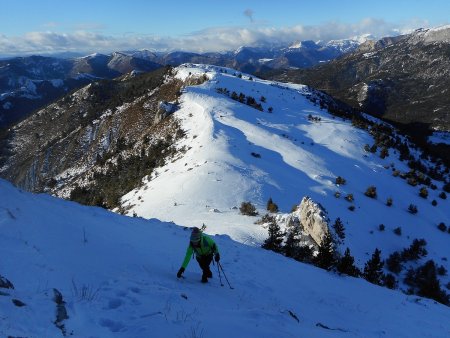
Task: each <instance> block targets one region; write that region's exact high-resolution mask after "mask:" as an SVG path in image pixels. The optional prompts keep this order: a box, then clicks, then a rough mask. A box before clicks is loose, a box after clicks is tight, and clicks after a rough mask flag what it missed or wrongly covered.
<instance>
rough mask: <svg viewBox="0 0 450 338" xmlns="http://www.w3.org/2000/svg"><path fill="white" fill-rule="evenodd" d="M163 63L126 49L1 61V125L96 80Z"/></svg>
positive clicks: (153, 67) (143, 69)
mask: <svg viewBox="0 0 450 338" xmlns="http://www.w3.org/2000/svg"><path fill="white" fill-rule="evenodd" d="M159 67H161V66H160V65H159V64H155V63H153V62H151V61H149V60H144V59H139V58H135V57H132V56H129V55H126V54H123V53H113V54H111V55H102V54H93V55H88V56H85V57H80V58H74V59H60V58H52V57H44V56H29V57H19V58H14V59H9V60H3V61H0V127H5V126H8V125H11V124H13V123H14V122H16V121H19V120H21V119H22V118H25V117H27V116H28V115H29V114H30V113H31V112H33V111H35V110H37V109H40V108H42V107H44V106H46V105H47V104H49V103H50V102H52V101H53V100H55V99H57V98H60V97H61V96H63V95H65V94H67V93H68V92H70V91H72V90H74V89H77V88H79V87H81V86H84V85H86V84H88V83H90V82H92V81H95V80H100V79H112V78H115V77H117V76H120V75H122V74H125V73H128V72H131V71H139V72H148V71H151V70H154V69H157V68H159Z"/></svg>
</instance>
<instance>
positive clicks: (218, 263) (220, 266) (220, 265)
mask: <svg viewBox="0 0 450 338" xmlns="http://www.w3.org/2000/svg"><path fill="white" fill-rule="evenodd" d="M217 265H218V266H219V268H220V269H221V270H222V272H223V276H224V277H225V280H226V281H227V283H228V286H229V287H230V289H234V288H233V287H232V286H231V284H230V282H229V281H228V278H227V275H226V274H225V271H223V267H222V264H220V262H217Z"/></svg>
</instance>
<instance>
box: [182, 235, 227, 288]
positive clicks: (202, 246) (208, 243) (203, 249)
mask: <svg viewBox="0 0 450 338" xmlns="http://www.w3.org/2000/svg"><path fill="white" fill-rule="evenodd" d="M194 252H195V256H196V259H197V262H198V264H199V265H200V268H201V269H202V271H203V274H202V283H206V282H208V278H211V277H212V272H211V269H210V268H209V265H210V264H211V262H212V260H213V257H214V260H215V261H216V262H219V261H220V254H219V249H218V248H217V244H216V243H215V242H214V241H213V240H212V238H210V237H209V236H207V235H204V234H203V233H202V231H201V230H200V229H199V228H197V227H194V228H193V229H192V232H191V238H190V241H189V246H188V248H187V250H186V256H185V257H184V261H183V264H182V265H181V268H180V270H178V273H177V277H178V278H180V277H181V275H182V274H183V272H184V270H185V269H186V267H187V266H188V264H189V261H190V260H191V256H192V255H193V253H194Z"/></svg>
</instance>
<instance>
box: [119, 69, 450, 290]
mask: <svg viewBox="0 0 450 338" xmlns="http://www.w3.org/2000/svg"><path fill="white" fill-rule="evenodd" d="M176 72H177V75H176V76H178V77H179V78H181V79H186V78H188V77H189V76H202V75H203V74H206V75H207V76H208V78H209V81H207V82H205V83H203V84H202V85H200V86H195V87H194V86H193V87H187V88H185V90H184V92H183V93H182V95H181V98H180V103H181V104H180V106H181V108H180V109H179V110H178V111H177V112H175V113H174V116H175V117H176V118H178V119H179V120H180V121H181V126H182V128H183V130H185V131H186V135H187V136H186V139H185V140H183V141H182V142H181V143H180V144H179V148H183V147H184V148H185V149H187V151H186V153H185V154H182V155H180V156H179V158H178V159H175V160H174V161H173V162H171V163H167V164H166V165H165V166H164V167H162V168H159V169H158V170H157V173H156V174H155V175H153V176H152V177H151V179H150V180H149V179H146V180H144V185H143V186H142V187H141V188H139V189H137V190H135V191H132V192H130V193H129V194H127V195H126V196H124V198H123V204H124V205H125V206H131V208H130V209H129V211H128V212H129V214H130V215H132V214H133V213H136V214H137V215H138V216H142V217H145V218H158V219H161V220H164V221H174V222H176V223H177V224H181V225H185V226H201V225H202V223H205V224H207V226H208V231H210V232H211V233H217V234H227V235H229V236H231V238H233V239H235V240H237V241H240V242H242V243H247V244H253V245H260V244H261V243H262V241H263V240H264V239H265V238H266V237H267V230H266V229H263V228H262V227H261V226H260V225H256V224H254V222H255V220H256V217H248V216H242V215H240V214H239V210H238V209H237V208H238V207H239V206H240V205H241V203H242V202H243V201H251V202H252V203H254V204H255V205H256V206H257V207H258V209H259V211H260V213H261V214H263V213H265V212H266V211H265V207H266V202H267V200H268V199H269V197H272V199H273V201H274V202H275V203H277V204H278V206H279V207H280V209H281V212H284V213H287V212H290V210H291V208H292V206H293V205H298V203H299V202H300V201H301V199H302V198H303V197H304V196H310V197H312V199H313V200H314V201H316V202H319V203H321V204H322V205H323V206H324V207H325V208H326V210H327V212H328V215H329V217H330V219H331V221H332V222H333V221H334V220H335V219H336V218H337V217H340V218H341V219H342V221H343V222H344V225H345V228H346V235H347V236H346V239H345V243H344V245H343V248H344V249H345V247H346V246H349V247H350V249H351V251H352V254H353V255H355V258H356V262H357V264H358V265H359V267H361V268H363V267H364V263H365V262H366V261H367V260H368V258H370V255H371V254H372V252H373V251H374V249H375V248H376V247H378V248H379V249H381V251H382V254H383V257H384V258H387V256H388V255H389V254H390V253H391V252H393V251H395V250H402V249H403V248H405V247H407V246H409V245H410V244H411V242H412V240H413V239H415V238H425V239H426V241H427V243H428V245H427V249H428V252H429V256H428V257H427V259H430V258H432V259H435V260H436V262H437V263H438V264H443V265H444V266H445V267H446V268H447V269H449V266H448V261H446V260H442V259H443V258H446V257H447V258H450V257H448V255H449V252H448V247H449V244H450V243H449V242H450V241H449V236H448V235H447V234H445V233H442V232H441V231H439V230H438V229H437V225H438V224H439V223H440V222H444V223H445V224H447V225H448V224H450V212H449V210H450V208H449V200H448V199H447V200H442V199H440V198H438V194H439V193H440V191H441V190H440V188H441V187H442V183H441V182H434V183H435V184H436V185H437V186H438V188H439V189H438V190H435V191H433V190H430V191H429V197H428V199H423V198H420V197H419V196H418V193H419V188H420V187H419V186H418V187H412V186H410V185H408V184H406V182H405V180H402V179H400V178H399V177H394V176H393V175H392V172H393V168H394V167H395V169H398V170H400V171H402V172H408V171H409V168H408V167H407V165H406V163H403V162H401V161H399V159H398V154H397V153H395V152H394V151H393V150H392V149H391V150H390V155H389V156H388V157H387V158H385V159H381V158H380V157H379V156H378V155H377V154H372V153H367V152H365V151H364V149H363V148H364V145H365V144H369V145H372V144H373V142H374V141H373V138H372V137H371V136H370V135H369V134H368V133H367V132H366V131H363V130H361V129H356V128H354V127H353V126H352V125H351V123H350V121H343V120H342V119H340V118H335V117H333V116H332V115H330V114H329V113H328V112H327V111H326V110H323V109H320V108H319V107H318V106H315V105H314V104H313V103H312V102H311V101H310V100H308V99H307V95H309V94H310V92H309V89H308V88H307V87H305V86H302V85H294V84H281V83H276V82H270V81H263V80H260V79H257V78H250V77H249V76H248V75H245V74H242V78H240V77H239V76H236V75H239V74H241V73H239V72H236V71H234V70H231V69H226V68H220V67H214V66H205V65H190V64H189V65H183V66H180V67H178V68H176ZM218 88H225V89H227V90H229V92H230V94H231V93H232V92H233V91H235V92H236V93H237V94H238V95H239V93H241V92H242V93H243V94H245V96H246V97H248V96H252V97H254V98H255V99H256V101H257V102H258V103H261V105H262V108H263V110H264V111H259V110H257V109H254V108H253V107H250V106H249V105H246V104H243V103H240V102H238V101H235V100H232V99H231V98H230V97H229V96H227V95H224V94H222V93H219V92H218V91H217V89H218ZM262 96H264V98H265V102H262V101H261V97H262ZM270 107H272V108H273V112H272V113H270V112H269V108H270ZM309 115H311V116H312V117H314V118H316V119H315V120H314V119H308V116H309ZM319 118H320V120H319ZM252 153H253V155H259V156H260V157H255V156H253V155H252ZM337 176H342V177H344V178H345V179H346V181H347V183H346V184H345V185H343V186H337V185H336V184H335V179H336V177H337ZM370 185H374V186H375V187H376V188H377V193H378V197H377V198H376V199H371V198H368V197H366V196H365V195H364V192H365V191H366V189H367V188H368V187H369V186H370ZM336 191H339V192H340V193H341V195H342V197H341V198H340V199H337V198H336V197H335V196H334V194H335V192H336ZM347 194H353V196H354V199H355V201H354V203H349V202H347V201H346V200H345V199H344V198H343V197H344V196H346V195H347ZM389 197H391V198H392V199H393V206H392V207H387V206H386V200H387V199H388V198H389ZM433 199H436V200H437V201H438V205H437V206H435V207H434V206H432V205H431V201H432V200H433ZM411 203H413V204H415V205H417V207H418V210H419V212H418V214H416V215H412V214H410V213H408V211H407V209H408V206H409V204H411ZM351 204H353V205H354V206H355V211H350V210H349V209H348V207H349V206H350V205H351ZM380 224H384V225H385V227H386V230H385V231H384V232H379V231H378V230H377V229H378V226H379V225H380ZM397 227H401V228H402V233H403V235H402V236H401V237H399V236H397V235H395V234H394V233H393V230H394V229H395V228H397ZM446 282H448V280H445V279H444V281H443V284H444V285H445V284H446Z"/></svg>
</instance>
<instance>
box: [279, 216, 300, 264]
mask: <svg viewBox="0 0 450 338" xmlns="http://www.w3.org/2000/svg"><path fill="white" fill-rule="evenodd" d="M300 235H301V232H300V227H299V226H296V224H290V225H289V229H288V231H287V236H286V242H285V244H284V247H283V252H284V254H285V255H286V257H293V258H295V257H296V256H297V254H298V250H299V248H300Z"/></svg>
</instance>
